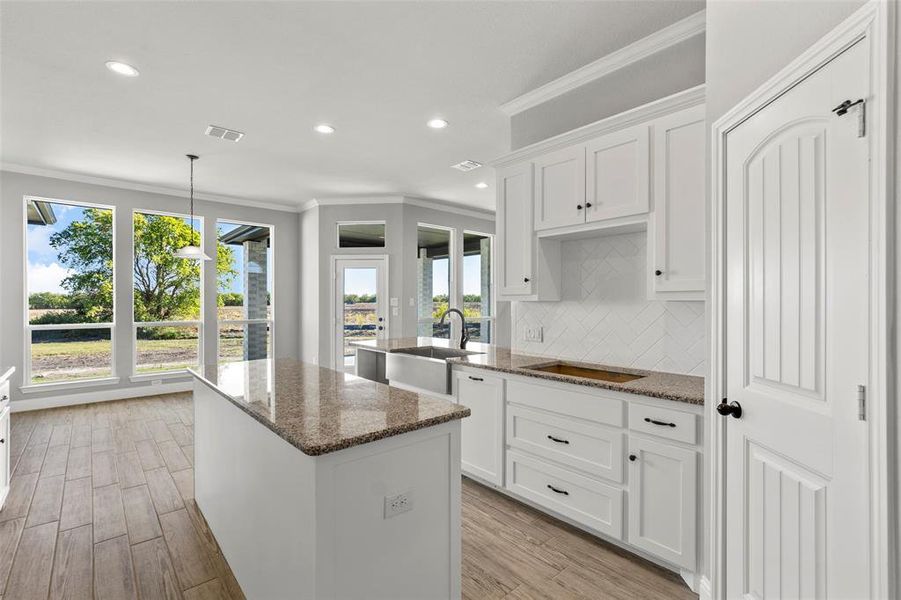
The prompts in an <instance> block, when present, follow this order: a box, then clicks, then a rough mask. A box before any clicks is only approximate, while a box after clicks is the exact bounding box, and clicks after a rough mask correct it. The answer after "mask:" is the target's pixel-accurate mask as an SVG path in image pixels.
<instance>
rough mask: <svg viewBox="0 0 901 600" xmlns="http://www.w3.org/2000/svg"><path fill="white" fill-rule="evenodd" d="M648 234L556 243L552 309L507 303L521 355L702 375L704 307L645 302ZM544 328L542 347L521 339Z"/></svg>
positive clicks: (546, 305)
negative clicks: (558, 277)
mask: <svg viewBox="0 0 901 600" xmlns="http://www.w3.org/2000/svg"><path fill="white" fill-rule="evenodd" d="M646 253H647V234H646V233H644V232H640V233H629V234H624V235H616V236H606V237H597V238H588V239H582V240H573V241H568V242H563V247H562V255H563V295H562V299H561V300H560V301H559V302H513V303H512V304H513V306H512V312H513V348H514V350H516V351H517V352H521V353H523V354H534V355H539V356H551V357H555V358H562V359H567V360H578V361H585V362H592V363H601V364H606V365H614V366H624V367H635V368H639V369H652V370H655V371H667V372H672V373H689V374H692V375H704V374H705V373H704V371H705V368H706V365H705V344H704V327H705V317H704V303H703V302H663V301H656V300H648V297H647V269H648V264H647V261H646V259H645V256H646ZM536 326H541V327H543V328H544V341H543V342H541V343H538V342H528V341H525V340H524V339H523V334H524V331H525V328H526V327H536Z"/></svg>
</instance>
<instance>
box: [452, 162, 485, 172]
mask: <svg viewBox="0 0 901 600" xmlns="http://www.w3.org/2000/svg"><path fill="white" fill-rule="evenodd" d="M481 166H482V163H480V162H476V161H474V160H464V161H463V162H461V163H457V164H456V165H451V168H452V169H457V170H458V171H463V172H464V173H465V172H466V171H472V170H474V169H478V168H479V167H481Z"/></svg>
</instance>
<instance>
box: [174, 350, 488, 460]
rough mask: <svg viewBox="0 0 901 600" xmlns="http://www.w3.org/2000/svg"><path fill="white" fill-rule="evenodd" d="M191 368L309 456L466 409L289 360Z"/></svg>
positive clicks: (458, 415) (420, 426)
mask: <svg viewBox="0 0 901 600" xmlns="http://www.w3.org/2000/svg"><path fill="white" fill-rule="evenodd" d="M191 373H192V374H193V375H194V376H195V377H196V378H197V379H199V380H200V381H202V382H204V383H205V384H207V385H208V386H210V387H211V388H213V389H214V390H215V391H217V392H219V394H221V395H222V396H223V397H224V398H226V399H227V400H229V401H230V402H231V403H232V404H234V405H235V406H237V407H238V408H240V409H241V410H243V411H244V412H245V413H247V414H248V415H250V416H251V417H253V418H254V419H256V420H257V421H259V422H260V423H262V424H263V425H265V426H266V427H267V428H269V429H270V430H272V431H273V432H274V433H275V434H277V435H278V436H279V437H281V438H282V439H284V440H285V441H287V442H288V443H289V444H291V445H292V446H294V447H295V448H297V449H299V450H300V451H301V452H303V453H304V454H308V455H310V456H319V455H322V454H327V453H329V452H335V451H337V450H343V449H344V448H350V447H351V446H358V445H360V444H366V443H368V442H372V441H375V440H379V439H382V438H386V437H391V436H394V435H399V434H401V433H406V432H408V431H414V430H416V429H424V428H426V427H432V426H434V425H439V424H441V423H445V422H447V421H452V420H455V419H462V418H463V417H467V416H469V414H470V411H469V409H468V408H466V407H465V406H461V405H459V404H454V403H452V402H447V401H446V400H441V399H439V398H432V397H430V396H427V395H424V394H417V393H415V392H408V391H405V390H401V389H398V388H394V387H390V386H388V385H385V384H381V383H376V382H374V381H369V380H368V379H361V378H359V377H356V376H354V375H350V374H347V373H340V372H338V371H334V370H332V369H326V368H323V367H319V366H317V365H311V364H308V363H303V362H300V361H297V360H293V359H276V360H269V359H264V360H252V361H239V362H231V363H221V364H209V365H205V366H204V367H203V368H202V369H198V370H196V371H195V370H191Z"/></svg>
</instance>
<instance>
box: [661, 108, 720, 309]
mask: <svg viewBox="0 0 901 600" xmlns="http://www.w3.org/2000/svg"><path fill="white" fill-rule="evenodd" d="M706 147H707V146H706V143H705V135H704V107H703V106H697V107H694V108H690V109H688V110H684V111H680V112H678V113H676V114H673V115H669V116H667V117H664V118H662V119H660V120H658V121H656V122H655V123H654V210H653V214H652V216H651V221H650V224H651V227H650V231H649V232H648V241H649V242H650V244H649V252H648V257H649V265H648V267H649V270H650V271H652V278H651V289H652V290H653V292H654V293H655V294H656V293H661V292H679V293H680V294H675V295H673V296H671V297H670V299H682V300H695V299H696V300H703V299H704V287H705V279H706V274H705V263H704V261H705V251H704V250H705V242H706V236H705V231H706V226H705V223H704V211H705V202H706V200H705V197H706V186H705V184H704V177H705V175H704V160H705V156H706ZM685 292H694V294H690V295H689V294H686V293H685ZM660 297H661V299H666V296H665V295H661V296H660Z"/></svg>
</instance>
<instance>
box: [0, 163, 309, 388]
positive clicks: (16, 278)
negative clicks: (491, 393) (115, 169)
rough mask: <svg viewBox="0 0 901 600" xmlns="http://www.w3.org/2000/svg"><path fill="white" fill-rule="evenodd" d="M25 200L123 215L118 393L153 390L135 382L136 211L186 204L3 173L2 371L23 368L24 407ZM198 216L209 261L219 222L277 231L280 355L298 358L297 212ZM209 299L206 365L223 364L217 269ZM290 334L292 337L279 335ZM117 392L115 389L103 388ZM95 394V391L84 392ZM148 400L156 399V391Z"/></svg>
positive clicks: (204, 206)
mask: <svg viewBox="0 0 901 600" xmlns="http://www.w3.org/2000/svg"><path fill="white" fill-rule="evenodd" d="M25 195H33V196H39V197H46V198H55V199H64V200H72V201H76V202H85V203H97V204H104V205H112V206H114V207H115V209H116V210H115V227H116V230H115V235H116V247H115V249H114V256H115V260H116V282H115V283H116V292H115V303H116V332H115V342H114V343H115V348H116V355H115V359H114V360H115V365H114V367H115V374H116V375H117V376H119V377H122V378H123V380H122V381H121V382H120V384H119V385H118V386H117V388H116V389H123V390H125V389H131V390H132V391H134V390H133V388H138V387H142V386H147V385H148V384H139V383H135V384H132V383H130V382H129V381H128V376H129V375H131V374H132V373H131V368H132V350H133V341H132V339H133V327H132V323H133V317H132V296H131V290H132V285H133V283H132V269H131V268H130V260H131V255H132V238H133V230H132V210H140V209H152V210H162V211H171V212H177V213H185V212H187V209H188V206H187V204H188V203H187V200H186V199H185V198H184V197H176V196H169V195H163V194H154V193H149V192H140V191H135V190H128V189H121V188H115V187H107V186H102V185H93V184H87V183H79V182H73V181H66V180H63V179H54V178H49V177H38V176H34V175H23V174H19V173H11V172H7V171H4V172H0V247H2V249H3V254H2V257H0V272H2V273H3V277H2V282H3V284H2V286H0V316H2V319H0V356H2V360H3V362H2V363H0V364H2V365H12V366H15V367H16V374H15V375H14V377H13V381H12V386H11V387H12V388H13V393H12V399H13V401H20V400H22V394H21V393H20V392H19V391H18V388H19V386H21V385H23V383H24V382H23V374H24V369H23V361H24V356H25V328H24V315H25V310H26V299H25V258H24V256H23V254H24V247H25V240H24V235H25V227H24V219H25V216H24V214H25V202H24V200H23V198H24V196H25ZM194 204H195V214H196V215H198V216H202V217H204V242H205V245H206V251H207V254H209V255H215V248H216V245H215V226H216V219H220V218H222V219H231V220H234V221H238V222H240V221H248V222H252V223H261V224H269V225H272V226H273V227H274V234H273V235H274V248H273V261H274V263H275V264H274V268H275V276H274V279H273V285H274V298H273V303H274V308H275V319H276V323H277V324H276V332H275V335H274V342H275V355H276V356H279V357H283V356H284V357H296V356H297V355H298V338H297V335H296V334H295V332H297V331H298V330H299V325H298V313H299V309H300V307H299V304H298V297H297V290H298V274H299V272H300V268H299V264H298V216H297V214H296V213H293V212H281V211H275V210H266V209H261V208H251V207H246V206H238V205H235V204H225V203H219V202H209V201H195V203H194ZM204 283H205V287H206V294H205V296H204V299H203V312H204V323H205V327H204V329H205V335H204V341H203V352H204V355H205V360H207V361H209V360H215V356H216V335H217V333H218V332H217V329H216V326H215V320H216V294H215V290H216V285H215V284H216V275H215V272H214V269H209V268H208V269H205V274H204ZM279 332H285V333H279ZM102 389H103V390H104V391H109V390H110V389H111V388H110V387H109V386H104V387H103V388H102ZM77 391H78V392H79V393H81V392H90V391H91V388H79V389H78V390H77ZM61 393H63V392H60V391H55V392H43V393H40V394H37V393H35V394H28V396H27V399H29V400H30V399H32V398H35V399H38V398H45V397H47V396H56V395H60V394H61ZM148 393H152V392H151V391H150V390H149V389H148Z"/></svg>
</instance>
